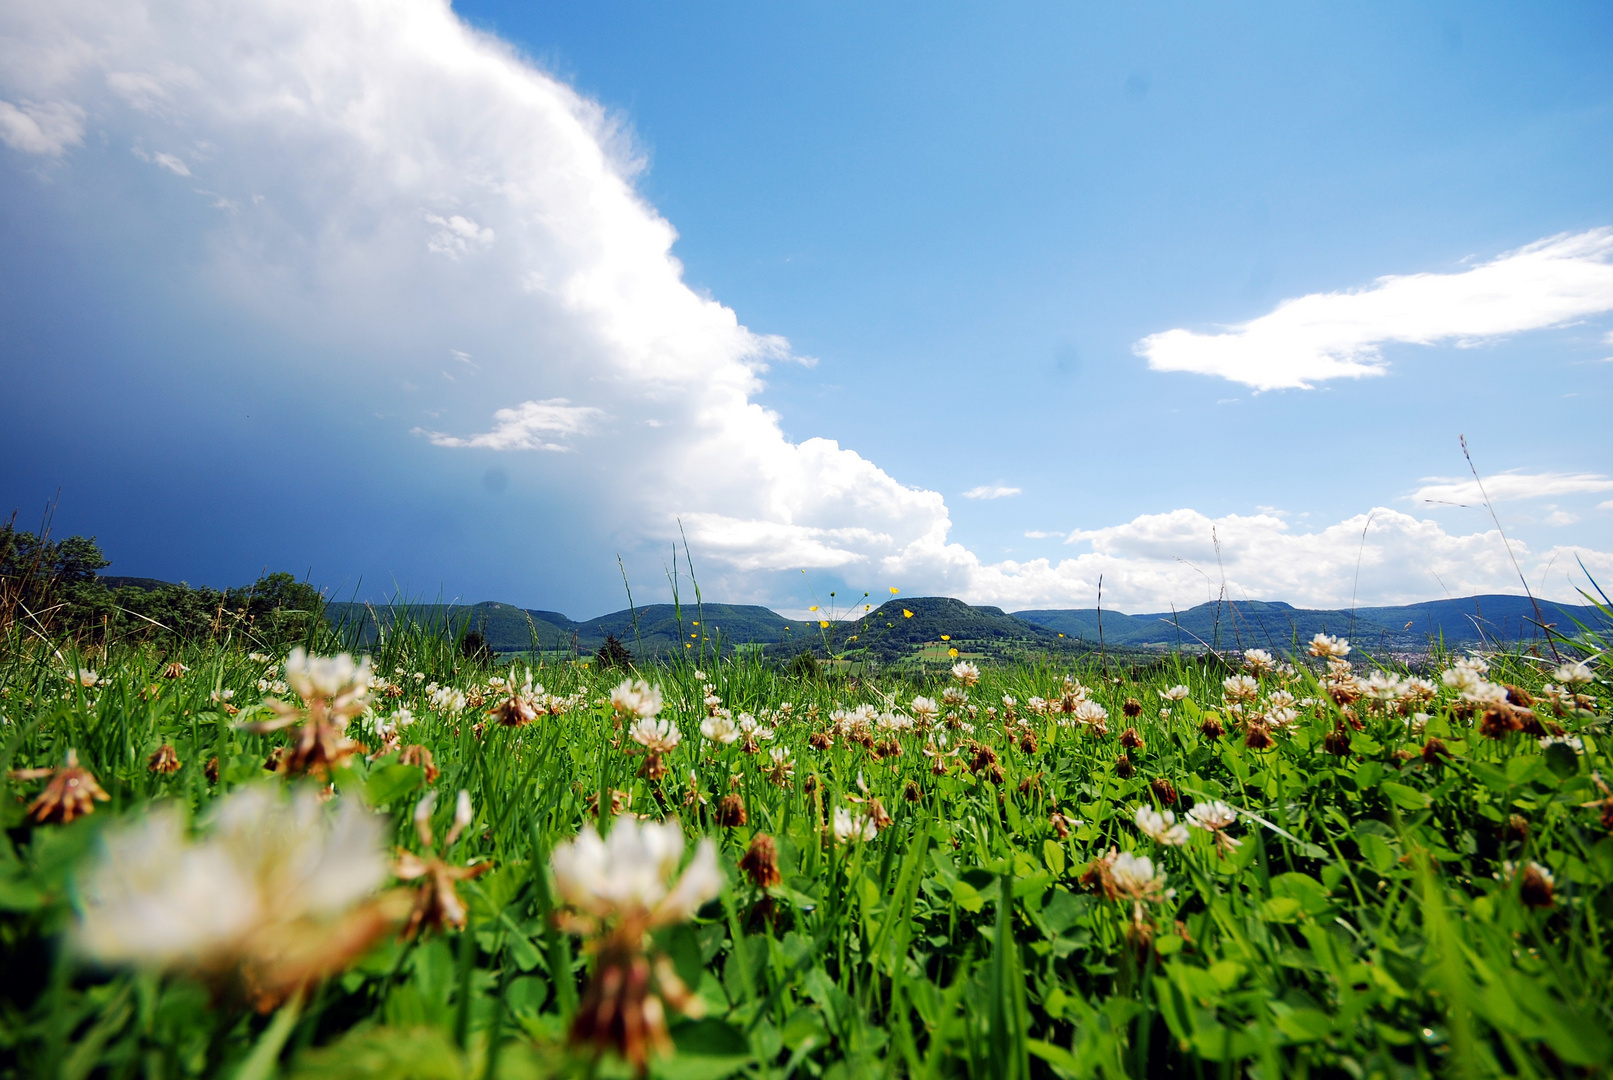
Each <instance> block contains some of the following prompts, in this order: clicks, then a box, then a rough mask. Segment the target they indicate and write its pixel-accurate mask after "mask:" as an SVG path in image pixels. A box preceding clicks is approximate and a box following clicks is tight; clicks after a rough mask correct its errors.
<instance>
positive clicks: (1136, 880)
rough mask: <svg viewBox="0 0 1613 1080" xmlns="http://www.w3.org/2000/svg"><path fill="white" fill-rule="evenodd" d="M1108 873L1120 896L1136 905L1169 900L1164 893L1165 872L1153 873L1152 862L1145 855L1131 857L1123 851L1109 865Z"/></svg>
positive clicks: (1127, 852)
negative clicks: (1133, 901) (1134, 902)
mask: <svg viewBox="0 0 1613 1080" xmlns="http://www.w3.org/2000/svg"><path fill="white" fill-rule="evenodd" d="M1109 873H1110V875H1111V876H1112V877H1113V878H1114V881H1115V887H1116V888H1117V889H1118V890H1119V891H1120V894H1121V895H1122V896H1126V897H1130V898H1131V899H1132V900H1135V901H1136V902H1137V903H1139V904H1141V903H1143V902H1145V901H1146V902H1152V903H1159V902H1160V901H1163V900H1166V899H1169V896H1168V894H1167V893H1166V891H1165V872H1164V871H1163V870H1161V871H1160V872H1159V873H1157V874H1156V873H1155V872H1154V861H1153V860H1152V859H1150V858H1149V857H1148V856H1146V855H1141V856H1139V855H1133V854H1132V853H1131V852H1129V851H1123V852H1121V853H1120V855H1119V856H1118V857H1117V858H1116V859H1115V860H1114V862H1112V863H1110V864H1109Z"/></svg>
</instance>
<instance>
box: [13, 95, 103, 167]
mask: <svg viewBox="0 0 1613 1080" xmlns="http://www.w3.org/2000/svg"><path fill="white" fill-rule="evenodd" d="M0 141H4V142H5V144H6V145H7V146H9V147H11V148H12V149H13V150H21V151H22V152H23V153H25V154H42V155H44V156H45V157H61V156H62V154H64V153H65V152H66V151H67V148H68V147H69V146H78V145H79V144H80V143H82V142H83V141H84V110H83V109H81V108H79V107H78V106H77V105H72V104H68V103H66V102H60V101H50V102H46V103H44V104H42V105H40V104H35V103H34V102H32V101H23V102H20V103H19V104H16V105H13V104H12V103H11V102H9V101H4V100H0Z"/></svg>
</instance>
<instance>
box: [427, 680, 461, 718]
mask: <svg viewBox="0 0 1613 1080" xmlns="http://www.w3.org/2000/svg"><path fill="white" fill-rule="evenodd" d="M427 699H428V700H429V701H430V702H431V707H432V708H433V709H435V710H437V711H438V712H440V713H444V714H446V715H448V716H453V715H455V714H457V713H460V712H462V711H464V708H465V705H466V703H467V701H468V699H467V697H466V695H465V694H464V692H463V691H460V690H455V689H454V688H453V687H452V686H439V687H437V689H435V690H432V691H429V693H428V695H427Z"/></svg>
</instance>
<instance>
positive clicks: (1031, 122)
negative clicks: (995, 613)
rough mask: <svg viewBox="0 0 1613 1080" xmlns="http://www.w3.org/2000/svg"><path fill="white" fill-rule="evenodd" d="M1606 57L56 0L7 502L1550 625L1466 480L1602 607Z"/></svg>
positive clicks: (539, 550) (1534, 12)
mask: <svg viewBox="0 0 1613 1080" xmlns="http://www.w3.org/2000/svg"><path fill="white" fill-rule="evenodd" d="M114 11H115V12H116V17H114V16H113V12H114ZM1610 46H1613V16H1610V15H1609V14H1608V12H1607V9H1606V8H1605V7H1601V6H1594V5H1581V6H1558V7H1554V8H1552V9H1551V10H1550V11H1549V12H1547V13H1545V14H1542V13H1541V12H1540V11H1539V10H1538V9H1529V8H1521V7H1516V6H1505V7H1503V6H1500V5H1460V6H1458V5H1449V6H1445V7H1438V6H1426V7H1422V8H1419V9H1417V10H1415V11H1411V10H1407V9H1406V8H1404V7H1403V6H1398V5H1376V6H1367V5H1358V6H1353V7H1351V8H1349V9H1347V10H1345V9H1335V8H1324V7H1322V6H1311V7H1299V6H1294V5H1245V6H1242V7H1239V8H1236V9H1234V10H1227V9H1221V10H1216V11H1213V12H1212V11H1209V10H1207V9H1179V8H1170V7H1163V6H1155V7H1132V8H1126V9H1117V10H1101V11H1100V10H1097V9H1095V8H1094V9H1090V10H1081V9H1078V8H1075V7H1072V6H1069V5H1023V6H1018V7H1015V8H1012V9H1011V10H1000V9H988V8H981V7H978V6H971V7H965V6H962V5H957V6H951V7H935V6H924V7H920V6H917V5H907V6H895V5H888V6H884V7H881V8H878V9H875V10H870V9H869V8H867V7H866V6H861V5H857V6H853V5H843V6H831V5H815V6H813V7H811V8H807V7H801V8H797V9H788V8H785V7H783V6H777V5H775V6H769V7H766V8H760V7H757V6H750V5H726V6H724V5H702V6H700V7H698V8H690V7H671V6H665V5H648V4H644V5H635V4H597V5H524V4H494V3H473V4H458V5H455V7H454V9H453V11H452V12H450V11H448V10H447V9H446V8H445V7H443V6H442V5H439V4H434V3H426V2H423V0H407V2H405V0H398V2H396V3H389V4H380V3H356V2H354V3H338V4H314V3H311V2H304V0H284V2H280V3H275V4H269V5H265V6H263V9H262V10H261V11H256V12H253V13H251V14H243V13H241V12H239V11H238V10H235V9H227V8H225V7H223V6H214V5H210V4H206V3H193V4H183V5H178V4H176V5H167V4H150V5H133V6H119V7H118V8H116V9H113V8H111V7H108V6H105V5H97V4H91V3H84V4H72V3H69V4H44V3H39V4H33V3H23V4H19V5H16V6H15V7H14V8H13V9H11V11H10V12H9V13H8V14H5V15H0V61H3V62H0V102H3V104H0V138H3V139H4V142H5V144H6V145H5V146H4V147H0V286H3V295H0V333H3V338H0V363H3V364H4V365H5V369H6V372H7V384H8V394H7V400H6V402H5V409H6V415H7V422H6V424H5V425H4V430H3V431H0V455H3V456H4V458H5V459H6V460H7V461H8V462H12V463H13V464H12V465H11V466H10V467H8V468H7V469H6V470H5V471H4V472H3V473H0V504H3V505H5V506H6V507H7V508H8V509H9V508H11V507H16V508H18V509H19V510H20V511H21V514H20V518H19V520H20V521H22V522H24V523H25V524H26V523H30V522H31V521H32V520H34V519H36V518H37V516H38V514H39V512H40V510H41V508H42V507H43V506H44V505H45V503H46V502H47V501H48V500H50V499H51V498H53V497H54V495H55V493H56V491H57V490H58V489H60V491H61V501H60V504H59V509H58V511H57V517H56V523H55V527H56V529H57V531H58V532H63V531H81V532H93V533H96V534H98V535H99V536H100V538H101V540H102V542H103V544H104V546H105V547H106V548H107V550H108V551H109V553H110V554H111V555H113V556H114V557H115V558H116V560H117V563H116V566H115V568H114V569H115V570H116V571H118V572H123V573H130V574H149V575H152V576H160V577H168V578H186V579H188V580H191V581H194V582H208V583H212V584H230V583H235V582H239V581H243V580H247V579H250V578H251V577H252V576H254V575H255V574H256V573H258V572H259V571H260V570H261V569H262V568H264V567H265V566H268V567H272V568H282V567H283V568H289V569H293V570H295V571H297V572H299V573H302V572H307V573H309V574H310V575H311V577H312V579H313V580H315V581H316V582H318V583H319V584H321V585H326V586H330V587H332V588H334V589H338V590H341V589H346V590H353V589H358V590H359V591H360V592H362V593H364V594H366V595H382V594H384V593H386V592H388V591H390V590H391V589H392V588H395V587H400V588H404V589H406V590H408V591H410V592H411V593H414V594H416V595H439V594H440V595H444V596H453V597H460V598H463V599H468V600H477V599H484V598H497V599H504V600H510V601H514V602H517V603H522V604H527V605H531V606H543V607H556V608H560V609H563V610H567V611H569V612H570V613H572V614H574V615H585V614H589V613H593V612H596V611H600V610H606V609H610V608H615V607H619V606H621V604H622V600H623V597H622V593H621V588H620V577H619V574H618V571H617V566H616V555H617V553H621V554H622V556H623V558H624V560H625V562H626V564H627V566H628V568H629V572H630V576H631V577H632V578H633V580H634V584H635V590H636V591H635V596H636V597H639V598H642V597H645V596H648V597H655V596H656V595H657V594H658V593H660V594H664V593H665V585H664V576H663V567H664V564H665V563H666V561H667V560H668V558H669V552H670V546H671V544H672V542H673V540H674V538H676V537H678V536H679V535H680V522H681V535H684V536H687V537H688V539H689V543H690V547H691V549H692V553H693V557H694V561H695V567H696V570H697V571H699V572H700V575H701V578H702V582H703V584H704V586H705V590H706V593H707V595H708V597H713V598H721V599H733V600H741V601H756V602H762V603H768V604H771V605H773V606H775V607H778V608H779V609H781V610H791V611H793V610H798V609H800V608H802V607H804V606H806V604H807V603H810V602H811V600H810V596H809V593H808V591H807V583H808V582H810V584H811V586H812V587H814V588H816V589H817V591H818V593H819V594H820V595H821V594H823V593H826V592H827V591H828V590H829V589H839V590H842V591H844V590H850V591H852V592H853V593H855V594H860V593H861V591H862V590H864V589H869V590H873V591H875V592H877V593H881V594H883V593H884V591H885V589H886V588H887V587H889V586H899V587H901V588H902V589H903V590H904V592H906V593H909V594H915V593H947V594H951V595H958V596H962V597H963V598H965V599H970V600H975V601H978V602H983V603H997V604H1001V605H1003V606H1005V607H1008V608H1010V609H1013V608H1020V607H1054V606H1071V607H1085V606H1091V604H1092V603H1093V602H1094V600H1095V598H1096V591H1097V581H1098V578H1099V575H1102V576H1103V580H1104V585H1103V588H1104V594H1105V602H1106V604H1107V603H1110V602H1112V603H1114V604H1115V606H1117V607H1120V608H1122V609H1124V610H1132V611H1140V610H1150V609H1159V608H1163V607H1166V606H1168V605H1170V604H1172V603H1175V604H1178V605H1186V604H1191V603H1196V602H1199V601H1201V600H1203V599H1206V598H1207V597H1208V596H1210V595H1213V594H1214V593H1215V592H1216V591H1218V590H1220V589H1222V588H1225V589H1226V590H1227V591H1228V592H1229V593H1230V594H1232V595H1234V596H1250V597H1260V598H1269V599H1287V600H1291V601H1294V602H1296V603H1306V604H1332V603H1340V602H1347V601H1348V599H1349V597H1350V596H1351V594H1352V593H1354V594H1356V595H1357V596H1359V597H1360V598H1361V599H1363V600H1372V601H1384V602H1395V601H1409V600H1418V599H1430V598H1435V597H1440V596H1444V595H1463V594H1465V593H1470V592H1476V591H1516V590H1517V588H1518V585H1517V573H1516V572H1515V570H1514V568H1513V562H1512V558H1511V557H1510V556H1509V554H1508V552H1507V549H1506V547H1505V546H1504V545H1503V544H1502V541H1501V538H1500V536H1499V535H1498V534H1497V533H1496V531H1495V525H1494V523H1493V522H1492V520H1491V517H1490V514H1489V512H1488V511H1487V510H1485V509H1484V508H1483V506H1482V505H1480V500H1479V499H1477V498H1475V495H1476V492H1474V491H1473V490H1471V486H1470V482H1471V477H1470V476H1469V475H1468V473H1467V465H1466V462H1465V461H1464V460H1463V458H1462V455H1461V452H1460V448H1459V446H1458V444H1457V436H1458V435H1459V434H1465V435H1466V436H1467V437H1468V441H1469V444H1470V446H1471V447H1472V450H1473V455H1474V460H1475V462H1476V463H1477V465H1478V467H1479V468H1480V470H1481V474H1482V475H1483V476H1484V477H1485V478H1486V480H1487V482H1488V494H1489V495H1490V496H1491V500H1492V502H1493V504H1494V508H1495V510H1496V512H1497V514H1498V516H1499V518H1500V521H1501V524H1502V525H1503V526H1504V527H1505V529H1506V533H1507V536H1508V537H1509V538H1510V539H1511V540H1512V542H1513V551H1514V554H1516V556H1517V559H1518V563H1519V565H1520V566H1521V567H1522V569H1523V571H1524V572H1525V573H1526V574H1527V575H1528V577H1529V578H1530V581H1531V583H1532V584H1533V585H1535V586H1536V587H1538V588H1540V589H1542V590H1543V591H1545V592H1547V593H1549V594H1552V595H1555V596H1559V597H1564V598H1567V597H1569V596H1571V595H1572V591H1573V589H1574V587H1575V585H1576V584H1579V583H1583V582H1584V574H1583V572H1582V571H1581V569H1580V564H1581V563H1583V564H1584V566H1585V567H1587V568H1589V570H1590V571H1591V572H1592V573H1595V574H1597V575H1598V576H1599V577H1600V578H1601V579H1602V580H1603V582H1604V584H1605V583H1606V580H1607V578H1609V577H1613V554H1609V552H1610V551H1613V529H1610V523H1613V479H1610V478H1609V476H1608V473H1609V472H1610V471H1613V470H1610V468H1609V464H1608V463H1609V461H1610V458H1613V455H1610V453H1609V451H1610V449H1613V447H1610V436H1609V435H1608V433H1607V427H1606V425H1605V424H1604V423H1600V422H1598V421H1599V418H1600V417H1602V416H1605V415H1606V413H1607V409H1608V406H1609V404H1610V401H1609V397H1610V394H1609V380H1610V378H1613V364H1610V363H1609V362H1608V359H1607V358H1609V357H1610V356H1613V338H1610V334H1613V317H1610V314H1609V313H1610V312H1613V267H1610V261H1613V238H1610V235H1609V234H1608V233H1607V232H1606V230H1607V229H1608V228H1609V227H1613V185H1610V184H1609V183H1608V178H1609V177H1610V175H1613V169H1610V165H1613V137H1610V136H1613V130H1610V128H1613V72H1610V70H1609V67H1608V65H1607V64H1606V63H1605V58H1606V57H1607V56H1608V55H1610ZM1386 278H1388V279H1390V280H1383V279H1386ZM501 410H503V411H502V412H501ZM971 493H972V495H973V496H974V497H971ZM986 495H995V496H996V497H980V496H986ZM1217 544H1219V553H1218V552H1217ZM802 570H806V571H807V573H806V574H805V575H803V574H802V573H801V571H802Z"/></svg>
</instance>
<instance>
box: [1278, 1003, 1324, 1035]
mask: <svg viewBox="0 0 1613 1080" xmlns="http://www.w3.org/2000/svg"><path fill="white" fill-rule="evenodd" d="M1277 1030H1278V1031H1280V1032H1282V1033H1283V1034H1284V1035H1286V1036H1288V1038H1289V1039H1290V1040H1292V1041H1293V1042H1318V1041H1320V1040H1322V1039H1325V1038H1327V1037H1328V1036H1329V1035H1331V1034H1333V1021H1332V1020H1330V1019H1329V1018H1328V1016H1327V1014H1326V1013H1324V1012H1320V1011H1318V1010H1316V1009H1294V1010H1291V1011H1289V1012H1285V1013H1282V1014H1280V1015H1279V1016H1278V1017H1277Z"/></svg>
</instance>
